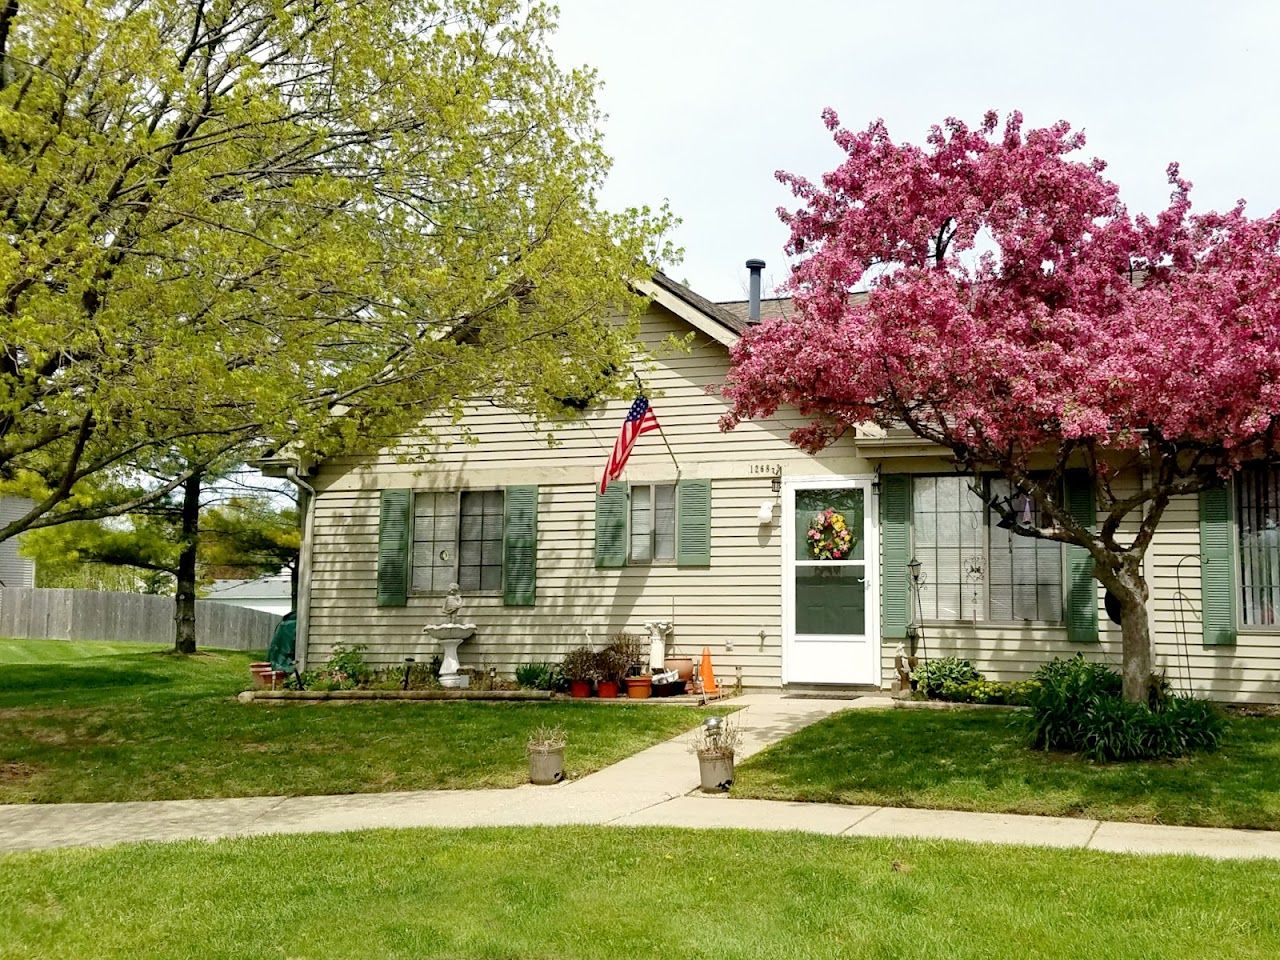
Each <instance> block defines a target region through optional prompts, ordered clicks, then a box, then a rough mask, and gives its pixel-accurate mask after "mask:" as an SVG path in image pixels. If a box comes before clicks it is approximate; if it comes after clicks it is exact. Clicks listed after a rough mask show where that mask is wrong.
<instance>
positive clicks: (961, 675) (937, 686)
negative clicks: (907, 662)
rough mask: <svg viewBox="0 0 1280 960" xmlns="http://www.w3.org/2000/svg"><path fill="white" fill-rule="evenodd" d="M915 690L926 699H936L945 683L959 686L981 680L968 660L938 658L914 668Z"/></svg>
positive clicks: (980, 676)
mask: <svg viewBox="0 0 1280 960" xmlns="http://www.w3.org/2000/svg"><path fill="white" fill-rule="evenodd" d="M914 676H915V678H916V688H917V689H918V690H919V691H920V692H921V693H923V694H924V695H925V696H926V697H930V698H936V697H938V696H940V695H941V693H942V687H943V685H944V684H946V683H950V684H953V685H955V686H961V685H963V684H966V683H972V682H974V681H975V680H981V679H982V674H980V673H979V672H978V671H977V670H975V669H974V667H973V664H972V663H970V662H969V661H968V660H961V659H960V658H959V657H938V658H936V659H934V660H926V661H925V662H924V663H922V664H920V666H918V667H916V670H915V674H914Z"/></svg>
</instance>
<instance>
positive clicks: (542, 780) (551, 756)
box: [529, 747, 564, 786]
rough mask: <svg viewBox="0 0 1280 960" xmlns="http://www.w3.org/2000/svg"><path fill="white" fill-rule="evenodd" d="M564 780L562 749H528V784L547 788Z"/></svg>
mask: <svg viewBox="0 0 1280 960" xmlns="http://www.w3.org/2000/svg"><path fill="white" fill-rule="evenodd" d="M563 779H564V747H530V748H529V782H530V783H537V784H541V785H543V786H547V785H550V784H553V783H559V782H560V781H561V780H563Z"/></svg>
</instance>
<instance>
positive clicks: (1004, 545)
mask: <svg viewBox="0 0 1280 960" xmlns="http://www.w3.org/2000/svg"><path fill="white" fill-rule="evenodd" d="M980 482H982V483H985V484H988V485H989V486H988V487H987V488H986V489H987V493H988V495H990V496H994V497H997V498H1000V499H1004V498H1007V497H1011V499H1012V502H1013V505H1014V507H1015V509H1016V510H1018V511H1019V513H1020V518H1021V519H1022V520H1023V521H1024V522H1029V523H1037V524H1038V523H1040V522H1041V518H1040V517H1039V516H1037V514H1036V507H1035V504H1034V502H1033V501H1032V500H1031V499H1030V498H1029V497H1024V496H1022V495H1020V494H1017V493H1014V494H1012V495H1011V494H1010V491H1011V489H1012V488H1011V486H1010V485H1009V483H1008V481H1006V480H1003V479H990V480H982V481H980ZM972 483H973V479H972V478H971V477H963V476H950V477H915V478H914V479H913V481H912V498H911V513H912V527H913V541H914V542H913V547H914V551H915V557H916V559H918V560H919V561H920V563H921V564H922V569H923V571H924V573H925V580H924V583H923V584H922V585H921V588H920V599H919V603H920V608H921V611H922V614H923V616H924V618H925V619H928V620H995V621H1017V620H1042V621H1058V620H1061V619H1062V548H1061V546H1060V545H1059V544H1058V543H1056V542H1054V541H1051V540H1036V539H1033V538H1030V537H1023V536H1020V535H1018V534H1016V533H1013V532H1012V531H1010V530H1007V529H1003V528H1002V527H1000V525H999V516H998V515H997V514H994V513H990V512H989V511H988V510H987V509H986V507H985V505H984V504H983V501H982V498H981V497H979V496H978V494H977V493H975V492H974V490H973V487H972Z"/></svg>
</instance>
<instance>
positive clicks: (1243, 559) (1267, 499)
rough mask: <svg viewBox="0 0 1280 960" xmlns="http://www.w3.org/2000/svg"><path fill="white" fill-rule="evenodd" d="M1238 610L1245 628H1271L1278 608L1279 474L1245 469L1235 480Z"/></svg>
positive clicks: (1279, 544)
mask: <svg viewBox="0 0 1280 960" xmlns="http://www.w3.org/2000/svg"><path fill="white" fill-rule="evenodd" d="M1236 524H1237V525H1238V527H1239V530H1240V600H1241V603H1240V608H1241V618H1242V620H1243V621H1244V623H1245V625H1246V626H1274V625H1275V624H1276V623H1277V619H1276V609H1277V607H1280V471H1277V470H1275V469H1268V468H1266V467H1246V468H1245V469H1244V470H1242V471H1241V472H1240V476H1239V479H1238V480H1237V481H1236Z"/></svg>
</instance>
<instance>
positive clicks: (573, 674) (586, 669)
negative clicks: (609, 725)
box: [560, 647, 596, 700]
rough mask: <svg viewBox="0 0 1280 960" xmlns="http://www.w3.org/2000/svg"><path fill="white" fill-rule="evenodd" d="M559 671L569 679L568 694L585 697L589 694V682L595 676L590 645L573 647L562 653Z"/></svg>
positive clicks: (594, 661) (593, 655) (593, 653)
mask: <svg viewBox="0 0 1280 960" xmlns="http://www.w3.org/2000/svg"><path fill="white" fill-rule="evenodd" d="M560 671H561V672H562V673H563V674H564V675H565V678H566V679H568V681H569V696H571V697H576V698H577V699H579V700H581V699H585V698H586V697H589V696H591V683H592V681H593V680H595V678H596V654H595V651H594V650H592V649H591V648H590V647H574V648H573V649H572V650H570V651H569V652H568V653H566V654H565V655H564V662H563V663H562V664H560Z"/></svg>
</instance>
